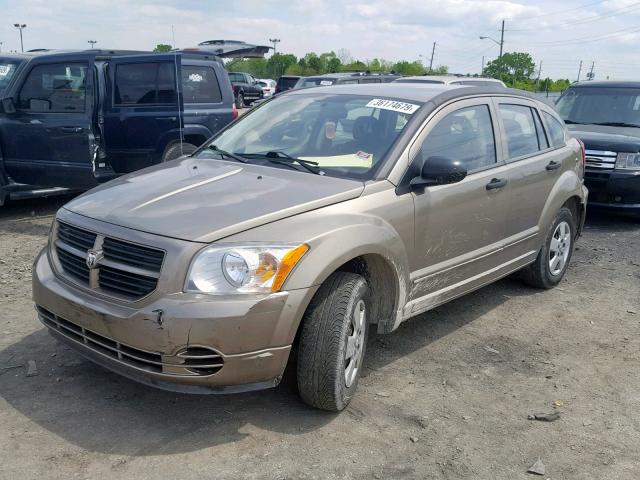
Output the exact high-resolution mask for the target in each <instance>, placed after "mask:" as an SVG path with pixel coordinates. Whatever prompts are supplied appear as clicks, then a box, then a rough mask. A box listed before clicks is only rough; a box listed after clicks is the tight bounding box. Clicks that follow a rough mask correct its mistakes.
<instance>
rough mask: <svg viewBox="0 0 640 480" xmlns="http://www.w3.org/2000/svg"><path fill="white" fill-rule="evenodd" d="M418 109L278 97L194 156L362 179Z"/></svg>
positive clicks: (396, 102)
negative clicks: (242, 160) (310, 169)
mask: <svg viewBox="0 0 640 480" xmlns="http://www.w3.org/2000/svg"><path fill="white" fill-rule="evenodd" d="M418 108H420V104H418V103H416V102H409V101H406V100H400V99H388V98H376V97H372V96H366V95H346V94H341V95H329V94H312V93H307V94H304V95H302V94H299V95H283V96H281V97H276V98H274V99H273V100H271V101H269V102H267V103H265V104H264V105H262V106H261V107H260V108H257V109H256V110H254V111H253V112H250V113H248V114H246V116H243V117H241V118H240V119H239V120H238V121H237V122H236V123H234V124H233V125H231V126H230V127H229V128H227V129H226V130H224V131H222V132H221V133H220V134H218V135H217V136H216V137H214V138H213V139H212V140H211V142H210V143H209V145H208V148H207V146H205V147H204V148H203V149H202V150H200V151H199V152H198V153H197V154H196V156H197V157H199V158H223V159H229V161H237V160H238V159H237V158H236V159H235V160H233V157H231V155H224V154H222V153H221V152H227V153H230V154H232V155H235V156H240V157H243V158H244V159H247V160H249V161H251V162H255V163H260V164H264V165H269V166H273V167H277V168H295V169H297V170H301V171H307V172H309V169H308V168H303V167H302V166H301V165H300V164H299V163H297V162H296V160H297V159H300V160H302V161H303V162H302V163H305V164H309V162H314V163H313V164H311V165H313V166H314V170H316V171H318V172H320V173H321V174H325V175H330V176H336V177H344V178H354V179H361V180H368V179H371V178H373V175H374V173H375V171H376V170H377V169H378V168H379V166H380V165H381V164H382V163H383V161H384V159H385V157H386V154H387V152H388V151H389V149H390V147H391V145H392V144H393V143H394V142H395V140H396V139H397V138H398V137H399V135H400V134H401V132H402V130H403V129H404V128H405V125H406V124H407V122H408V121H409V120H410V118H411V116H412V115H413V114H414V113H415V111H416V110H417V109H418ZM214 147H215V149H214ZM274 160H275V161H274ZM305 161H306V162H305ZM285 163H286V164H287V165H284V164H285ZM307 166H308V165H307ZM316 173H317V172H316Z"/></svg>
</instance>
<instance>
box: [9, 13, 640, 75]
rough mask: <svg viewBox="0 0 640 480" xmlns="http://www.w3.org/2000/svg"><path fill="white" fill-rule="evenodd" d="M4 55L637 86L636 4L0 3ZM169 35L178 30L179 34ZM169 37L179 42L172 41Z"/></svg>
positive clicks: (639, 17)
mask: <svg viewBox="0 0 640 480" xmlns="http://www.w3.org/2000/svg"><path fill="white" fill-rule="evenodd" d="M0 12H2V15H1V17H2V19H1V20H0V42H2V45H1V49H2V51H3V52H6V51H11V50H19V49H20V37H19V33H18V30H17V29H16V28H15V27H14V26H13V24H14V23H18V22H19V23H22V24H27V28H25V29H24V46H25V50H26V49H32V48H62V49H78V48H80V49H82V48H88V47H89V44H88V43H87V41H88V40H96V41H97V42H98V43H97V45H96V46H97V47H102V48H123V49H134V50H149V49H152V48H153V47H154V46H155V45H156V44H158V43H168V44H173V40H172V38H173V35H175V44H176V46H178V47H181V48H183V47H189V46H194V45H196V44H197V43H198V42H201V41H203V40H211V39H235V40H244V41H247V42H250V43H257V44H263V45H264V44H269V42H268V39H269V38H274V37H275V38H279V39H280V40H281V42H280V43H279V44H278V51H281V52H286V53H293V54H295V55H297V56H299V55H303V54H304V53H306V52H311V51H313V52H316V53H322V52H326V51H331V50H333V51H335V52H337V51H339V50H341V49H344V50H346V51H348V52H349V54H350V56H351V57H353V58H357V59H361V60H367V59H369V60H371V59H373V58H384V59H386V60H392V61H397V60H409V61H415V60H418V61H422V62H423V63H426V64H427V65H428V62H429V57H430V56H431V51H432V46H433V42H436V50H435V56H434V62H433V63H434V66H437V65H447V66H448V67H449V70H450V71H451V72H456V73H479V72H480V71H481V68H482V57H483V56H484V57H485V61H487V62H488V61H489V60H491V59H494V58H496V57H497V56H498V53H499V47H498V45H497V44H496V43H494V42H493V41H492V40H489V39H485V40H481V39H480V38H479V37H480V36H489V37H492V38H493V39H495V40H496V41H499V40H500V24H501V22H502V20H505V37H504V50H505V52H513V51H519V52H528V53H530V54H531V55H532V57H533V59H534V60H535V62H536V64H537V68H539V65H540V62H542V68H541V70H542V77H546V76H549V77H551V78H568V79H570V80H572V81H573V80H576V79H577V76H578V70H579V64H580V61H581V60H582V62H583V66H582V72H581V79H584V78H585V75H586V72H588V71H589V70H590V69H591V65H592V63H593V62H595V66H594V74H595V78H596V79H606V78H610V79H633V78H635V79H639V78H640V55H638V53H637V52H638V44H639V43H640V1H634V0H607V1H593V0H591V1H589V0H562V1H558V0H537V1H536V0H531V1H525V0H518V1H510V0H287V1H281V0H235V1H230V0H226V1H219V0H218V1H214V0H209V1H207V0H200V1H197V0H183V1H180V2H178V1H170V0H137V1H129V0H57V1H55V2H52V1H51V0H0ZM172 27H173V28H172ZM172 29H173V34H172Z"/></svg>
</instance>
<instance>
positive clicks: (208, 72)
mask: <svg viewBox="0 0 640 480" xmlns="http://www.w3.org/2000/svg"><path fill="white" fill-rule="evenodd" d="M182 89H183V95H184V102H185V103H220V102H221V101H222V94H221V93H220V85H219V84H218V78H217V77H216V73H215V72H214V71H213V68H211V67H198V66H190V65H183V66H182Z"/></svg>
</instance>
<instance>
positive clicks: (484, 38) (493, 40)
mask: <svg viewBox="0 0 640 480" xmlns="http://www.w3.org/2000/svg"><path fill="white" fill-rule="evenodd" d="M480 40H491V41H492V42H493V43H495V44H496V45H498V46H500V55H499V56H498V58H500V57H502V50H503V49H504V20H502V28H501V29H500V41H498V40H496V39H495V38H492V37H487V36H485V35H483V36H481V37H480Z"/></svg>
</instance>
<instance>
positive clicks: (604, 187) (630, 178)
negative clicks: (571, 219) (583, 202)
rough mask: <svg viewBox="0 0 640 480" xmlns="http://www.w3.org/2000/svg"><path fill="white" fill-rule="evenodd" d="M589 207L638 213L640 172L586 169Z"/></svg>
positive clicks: (639, 205)
mask: <svg viewBox="0 0 640 480" xmlns="http://www.w3.org/2000/svg"><path fill="white" fill-rule="evenodd" d="M584 181H585V185H586V186H587V188H588V189H589V207H596V208H606V209H612V210H617V211H623V212H624V211H627V212H633V213H640V172H638V171H635V172H634V171H621V170H613V171H605V172H602V171H597V170H596V171H594V170H589V169H587V172H586V174H585V180H584Z"/></svg>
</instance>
